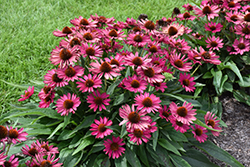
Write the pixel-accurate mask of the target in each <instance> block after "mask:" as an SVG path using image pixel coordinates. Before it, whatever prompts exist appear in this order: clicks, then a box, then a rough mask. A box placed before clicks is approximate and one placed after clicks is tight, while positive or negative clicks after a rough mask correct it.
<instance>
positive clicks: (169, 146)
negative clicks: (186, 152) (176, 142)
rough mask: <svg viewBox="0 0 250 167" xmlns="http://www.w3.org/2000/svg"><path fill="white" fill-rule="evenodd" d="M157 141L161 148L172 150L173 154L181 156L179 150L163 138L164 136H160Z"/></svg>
mask: <svg viewBox="0 0 250 167" xmlns="http://www.w3.org/2000/svg"><path fill="white" fill-rule="evenodd" d="M158 143H159V144H160V145H161V146H162V147H163V148H165V149H166V150H169V151H172V152H174V153H175V154H177V155H180V156H181V154H180V152H179V151H178V150H177V149H176V148H175V147H174V146H173V145H172V144H170V142H169V141H168V140H166V139H164V138H160V139H159V140H158Z"/></svg>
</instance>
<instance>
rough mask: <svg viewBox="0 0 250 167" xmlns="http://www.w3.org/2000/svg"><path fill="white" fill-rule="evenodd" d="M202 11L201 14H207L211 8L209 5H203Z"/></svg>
mask: <svg viewBox="0 0 250 167" xmlns="http://www.w3.org/2000/svg"><path fill="white" fill-rule="evenodd" d="M202 12H203V14H205V15H208V14H210V13H211V12H212V10H211V8H210V7H209V6H205V7H204V8H203V9H202Z"/></svg>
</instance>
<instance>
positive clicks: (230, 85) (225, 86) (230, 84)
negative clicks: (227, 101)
mask: <svg viewBox="0 0 250 167" xmlns="http://www.w3.org/2000/svg"><path fill="white" fill-rule="evenodd" d="M223 88H224V89H225V90H227V91H229V92H232V91H233V85H232V83H229V82H225V84H224V85H223Z"/></svg>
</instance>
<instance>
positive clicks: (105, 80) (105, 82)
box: [104, 78, 107, 92]
mask: <svg viewBox="0 0 250 167" xmlns="http://www.w3.org/2000/svg"><path fill="white" fill-rule="evenodd" d="M104 85H105V92H106V90H107V79H106V78H104Z"/></svg>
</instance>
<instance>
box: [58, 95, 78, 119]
mask: <svg viewBox="0 0 250 167" xmlns="http://www.w3.org/2000/svg"><path fill="white" fill-rule="evenodd" d="M80 104H81V101H80V97H76V95H75V94H72V95H71V94H70V93H68V94H67V95H65V94H64V95H63V96H61V97H60V99H58V100H57V101H56V107H57V108H56V110H57V112H58V113H61V116H64V115H68V114H69V113H73V114H74V113H75V111H76V110H77V107H78V106H79V105H80Z"/></svg>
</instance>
